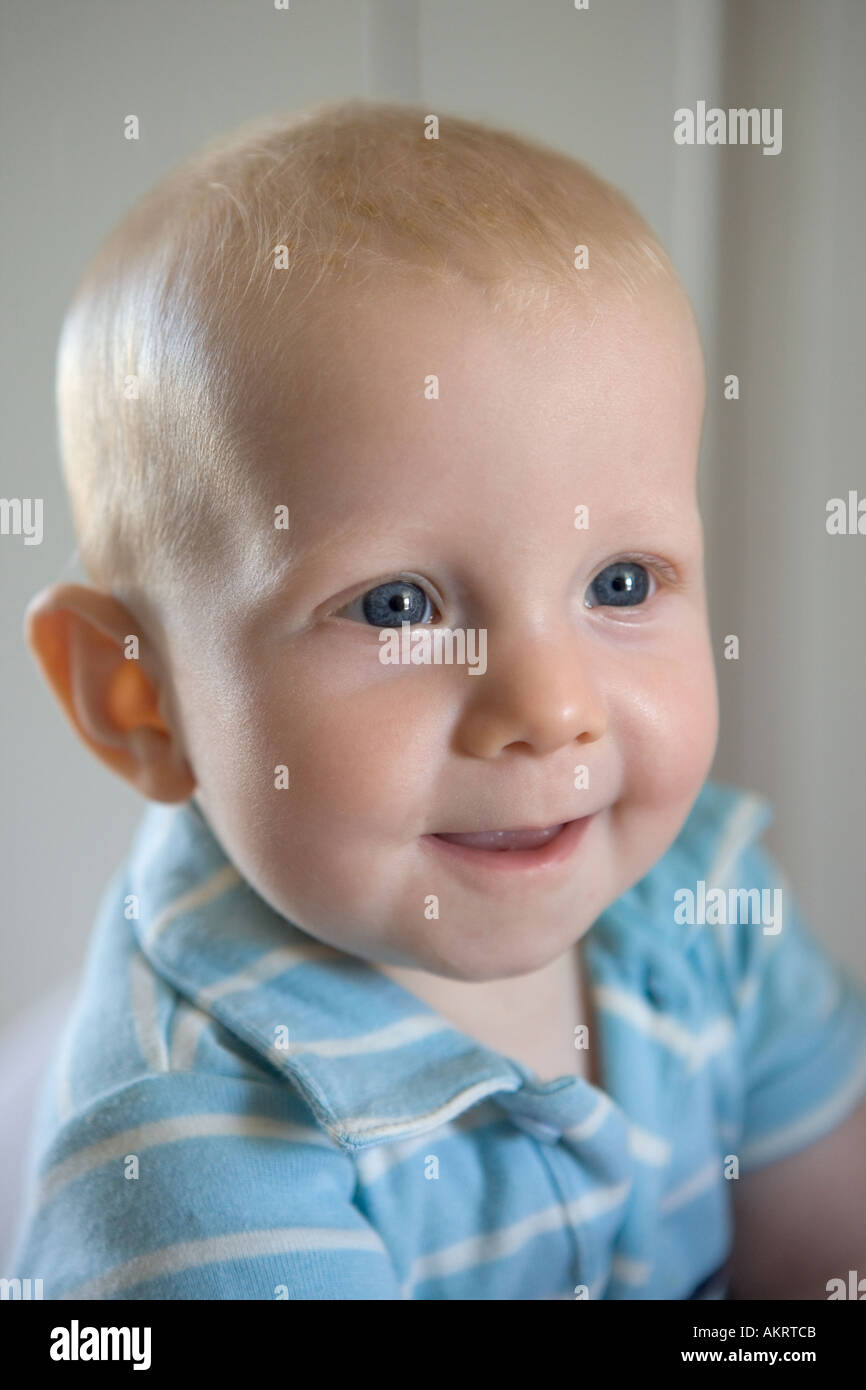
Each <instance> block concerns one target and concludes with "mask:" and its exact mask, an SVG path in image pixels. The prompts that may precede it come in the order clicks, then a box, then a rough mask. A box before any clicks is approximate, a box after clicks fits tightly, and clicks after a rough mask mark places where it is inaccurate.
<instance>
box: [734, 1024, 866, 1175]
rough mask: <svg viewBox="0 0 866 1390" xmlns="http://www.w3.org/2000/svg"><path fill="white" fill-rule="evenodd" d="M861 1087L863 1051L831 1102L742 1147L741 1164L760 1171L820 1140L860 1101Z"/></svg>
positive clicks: (865, 1074) (865, 1077)
mask: <svg viewBox="0 0 866 1390" xmlns="http://www.w3.org/2000/svg"><path fill="white" fill-rule="evenodd" d="M864 1083H866V1047H864V1048H863V1049H862V1051H861V1053H860V1056H859V1058H858V1060H857V1065H856V1067H855V1069H854V1072H853V1074H852V1075H851V1076H850V1077H849V1078H848V1080H847V1081H846V1083H845V1085H844V1086H842V1088H841V1089H840V1090H838V1091H837V1092H836V1094H835V1095H834V1096H832V1097H831V1098H830V1100H828V1101H825V1102H824V1104H823V1105H819V1106H818V1107H817V1109H815V1110H810V1111H809V1113H808V1115H802V1116H801V1117H800V1118H799V1119H798V1120H794V1121H793V1123H791V1124H788V1125H784V1126H783V1127H782V1128H781V1129H776V1130H773V1132H772V1133H771V1134H764V1135H762V1136H761V1138H760V1139H755V1140H753V1141H752V1143H751V1144H745V1145H744V1146H743V1147H742V1149H741V1150H740V1160H741V1163H742V1164H743V1165H744V1166H745V1165H747V1166H748V1167H750V1168H751V1167H754V1166H761V1167H763V1165H764V1164H765V1163H770V1162H772V1161H773V1159H775V1158H778V1157H780V1156H785V1155H786V1154H787V1153H788V1152H789V1151H790V1152H792V1153H793V1152H794V1151H796V1150H797V1149H802V1148H805V1147H806V1146H807V1145H808V1144H811V1143H814V1142H815V1141H816V1140H818V1139H821V1138H823V1137H824V1136H825V1135H826V1134H829V1133H830V1131H831V1130H833V1129H835V1128H836V1126H837V1125H838V1124H839V1123H840V1122H841V1121H842V1120H843V1119H845V1118H846V1117H847V1115H848V1112H849V1111H850V1109H851V1102H852V1101H855V1100H857V1099H859V1098H861V1097H862V1093H863V1087H864Z"/></svg>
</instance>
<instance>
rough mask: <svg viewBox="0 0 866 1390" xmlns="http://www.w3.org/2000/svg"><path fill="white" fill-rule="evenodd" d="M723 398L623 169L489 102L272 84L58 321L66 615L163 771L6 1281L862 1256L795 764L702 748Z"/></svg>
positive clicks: (556, 1288) (101, 689)
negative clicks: (783, 819) (716, 405)
mask: <svg viewBox="0 0 866 1390" xmlns="http://www.w3.org/2000/svg"><path fill="white" fill-rule="evenodd" d="M705 389H706V388H705V378H704V366H703V358H702V351H701V346H700V341H699V337H698V332H697V329H696V325H695V320H694V316H693V314H692V311H691V307H690V305H689V301H688V298H687V296H686V294H685V292H684V290H683V289H682V287H681V286H680V284H679V282H678V280H677V278H676V275H675V272H674V270H673V268H672V267H671V264H670V262H669V260H668V258H667V257H666V255H665V253H664V251H663V249H662V248H661V246H660V245H659V244H658V242H657V241H656V240H655V238H654V237H653V235H652V233H651V232H650V230H649V228H648V227H647V226H646V225H645V223H644V222H643V221H642V219H641V218H640V217H639V216H638V214H637V212H636V211H635V209H634V208H633V207H632V206H631V205H630V204H629V203H628V202H627V201H626V199H624V198H623V197H622V196H621V195H620V194H619V193H618V192H616V190H614V189H613V188H612V187H610V186H609V185H608V184H606V183H605V182H603V181H602V180H601V179H599V178H598V177H596V176H595V175H594V174H592V173H591V172H590V171H589V170H587V169H586V168H584V167H583V166H581V165H579V164H577V163H575V162H574V161H572V160H570V159H568V158H566V157H564V156H562V155H560V154H557V153H555V152H553V151H551V150H547V149H543V148H541V147H538V146H536V145H534V144H532V143H530V142H527V141H523V140H520V139H518V138H516V137H514V136H512V135H509V134H505V133H503V132H499V131H495V130H493V129H488V128H484V127H481V126H479V125H476V124H473V123H471V122H468V121H463V120H457V119H447V118H442V119H441V121H437V120H436V118H435V117H432V116H430V115H429V114H427V113H426V112H424V111H423V110H422V109H417V110H416V109H414V108H409V107H394V106H383V105H373V104H367V103H363V102H348V103H343V104H339V105H336V106H331V107H324V108H315V109H312V110H307V111H305V112H303V113H301V114H300V115H297V114H296V115H293V116H290V117H282V118H279V119H275V120H272V121H269V122H266V123H264V124H262V125H259V126H255V127H251V128H245V129H243V130H242V131H240V132H239V133H238V134H236V135H235V136H233V137H232V138H230V139H228V140H224V141H220V142H218V143H217V144H215V145H213V146H211V147H210V148H209V149H208V150H207V151H205V152H204V154H203V155H201V156H199V157H197V158H196V159H194V160H192V161H190V162H189V163H187V164H185V165H184V166H182V167H181V168H180V169H178V170H177V171H175V172H174V173H173V174H172V175H171V176H170V177H169V178H168V179H166V180H165V181H164V182H163V183H161V184H160V185H159V186H158V187H157V188H156V189H155V190H154V191H153V192H152V193H151V194H149V195H148V196H147V197H146V198H145V199H144V200H143V201H142V202H141V203H140V204H138V205H137V206H136V207H135V208H134V209H133V210H132V212H131V213H130V214H129V215H128V216H127V218H126V219H125V220H124V221H123V223H122V224H121V225H120V227H119V228H118V229H117V230H116V231H115V232H114V233H113V234H112V236H111V237H110V238H109V240H108V241H107V242H106V244H105V246H103V248H102V249H101V251H100V252H99V254H98V255H97V257H96V259H95V260H94V261H93V263H92V265H91V266H90V267H89V269H88V271H87V274H86V276H85V278H84V280H83V282H82V284H81V286H80V287H79V290H78V292H77V294H76V296H75V299H74V301H73V303H72V305H71V307H70V310H69V314H68V316H67V319H66V322H65V324H64V329H63V334H62V338H61V344H60V352H59V359H58V403H59V413H60V439H61V446H62V457H63V466H64V473H65V477H66V481H67V485H68V488H69V493H70V498H71V504H72V509H73V515H74V520H75V525H76V531H77V535H78V539H79V546H80V552H81V556H82V560H83V563H84V565H85V568H86V570H87V575H88V577H89V578H90V580H91V581H92V585H91V586H86V585H78V584H63V585H56V586H54V587H52V588H51V589H49V590H46V591H45V592H44V593H42V594H40V595H39V596H38V597H37V598H36V599H34V601H33V602H32V604H31V605H30V608H29V610H28V618H27V635H28V639H29V641H30V643H31V646H32V648H33V650H34V652H35V654H36V656H37V659H38V661H39V664H40V667H41V669H42V671H43V673H44V675H45V677H46V679H47V680H48V682H49V683H50V685H51V687H52V689H53V690H54V692H55V694H56V695H57V697H58V699H59V701H60V702H61V704H62V707H63V709H64V711H65V713H66V715H67V716H68V718H69V719H70V721H71V722H72V724H73V726H74V728H75V729H76V731H77V733H78V734H79V735H80V737H81V738H82V739H83V740H84V741H85V743H86V744H87V746H88V747H89V748H90V749H91V750H92V751H93V752H94V753H95V754H96V755H97V756H98V757H99V758H101V759H102V760H103V761H104V762H105V763H106V764H107V765H108V766H109V767H110V768H112V769H113V770H114V771H115V772H117V773H119V774H120V775H121V776H122V777H124V778H126V779H127V781H128V782H129V783H131V785H132V786H134V787H135V788H137V790H138V791H139V792H140V793H141V794H142V796H143V797H145V798H146V799H147V800H148V801H149V802H151V803H153V804H151V805H150V806H149V807H148V808H147V810H146V813H145V816H144V819H143V822H142V825H141V827H140V830H139V832H138V835H137V838H136V842H135V845H134V847H133V849H132V852H131V854H130V856H129V858H128V860H127V862H126V863H125V864H124V865H123V866H122V867H121V868H120V869H119V870H118V871H117V872H116V874H115V876H114V878H113V880H112V882H111V884H110V886H109V888H108V890H107V892H106V895H105V898H104V901H103V905H102V908H101V911H100V916H99V920H98V922H97V926H96V930H95V932H94V936H93V938H92V942H91V946H90V950H89V955H88V960H87V965H86V969H85V972H84V977H83V981H82V985H81V990H80V995H79V999H78V1003H77V1007H76V1010H75V1011H74V1014H73V1017H72V1019H71V1021H70V1023H69V1025H68V1027H67V1030H66V1033H65V1035H64V1039H63V1045H62V1047H61V1048H60V1049H59V1050H58V1054H57V1057H56V1059H55V1065H54V1067H53V1070H52V1074H51V1077H50V1078H49V1081H48V1083H47V1084H46V1088H45V1092H44V1095H43V1098H42V1104H41V1110H40V1116H39V1124H38V1130H37V1133H36V1135H35V1137H34V1140H33V1158H32V1182H31V1187H30V1192H29V1197H28V1210H27V1211H26V1213H24V1214H23V1216H22V1222H21V1230H20V1233H19V1244H18V1249H17V1253H16V1262H15V1269H14V1271H13V1272H14V1273H15V1274H17V1275H18V1276H20V1277H42V1278H43V1279H44V1288H45V1296H46V1297H49V1298H101V1299H166V1298H169V1299H207V1298H224V1299H272V1298H288V1299H368V1298H375V1299H397V1298H403V1299H527V1298H528V1299H535V1298H539V1299H545V1298H578V1299H582V1298H588V1299H601V1298H603V1299H688V1298H708V1297H709V1298H722V1297H726V1296H730V1297H735V1298H745V1299H749V1298H762V1297H781V1298H826V1297H827V1296H828V1292H830V1291H831V1289H832V1287H834V1286H832V1285H831V1283H830V1281H832V1280H834V1279H836V1278H842V1279H846V1280H847V1276H848V1271H849V1269H860V1270H862V1271H863V1272H864V1273H866V1204H864V1202H863V1195H864V1192H863V1179H862V1173H863V1169H864V1160H866V1104H864V1099H863V1098H864V1095H866V1003H864V1000H863V998H862V997H861V994H860V993H859V992H858V991H857V990H856V989H855V988H854V986H853V984H852V983H851V982H850V981H849V980H848V979H847V978H846V977H845V976H844V974H843V973H842V972H841V971H840V970H839V968H838V967H837V966H836V965H835V964H834V963H833V961H832V960H831V959H830V958H829V956H827V955H826V954H825V953H824V952H823V951H822V950H821V948H820V947H819V946H818V944H817V943H816V941H815V939H814V938H813V937H812V936H811V935H810V934H809V931H808V929H807V927H806V926H805V924H804V923H803V922H802V920H801V919H800V916H799V913H798V910H797V907H796V903H795V902H794V900H793V899H792V897H791V894H790V891H789V889H788V888H787V887H784V886H783V883H782V878H781V874H780V871H779V869H777V868H776V866H775V865H774V864H773V862H772V860H771V859H770V858H769V857H768V855H767V854H766V853H765V852H764V851H763V850H762V849H761V848H760V847H759V846H758V844H757V841H758V838H759V836H760V833H761V831H762V830H763V828H764V826H765V825H766V823H767V821H768V819H769V818H770V814H771V813H770V811H769V808H768V807H767V805H766V804H765V803H764V802H763V801H761V800H760V799H759V798H757V797H755V796H752V795H750V794H747V793H744V792H739V791H736V790H735V789H732V788H728V787H724V786H721V785H719V784H717V783H714V782H712V781H710V780H708V777H709V772H710V767H711V764H712V762H713V758H714V753H715V748H716V741H717V733H718V727H717V723H718V720H717V701H716V688H715V677H714V667H713V653H712V649H711V641H710V635H709V629H708V621H707V611H706V601H705V590H704V579H703V537H702V525H701V519H700V515H699V512H698V506H697V493H696V473H697V460H698V452H699V444H700V435H701V428H702V419H703V410H704V402H705ZM437 633H438V637H439V639H441V640H439V641H438V642H437V643H434V642H433V641H432V640H430V641H427V640H426V639H427V638H432V636H433V635H434V634H437ZM421 634H426V637H425V638H424V639H423V640H421V641H417V640H415V639H417V638H419V636H420V635H421ZM398 638H399V641H398V640H396V639H398ZM482 639H483V640H482ZM482 650H483V652H484V661H483V662H479V661H478V660H474V661H473V660H470V659H469V658H468V656H467V653H475V654H476V656H477V654H478V653H479V652H480V651H482ZM719 889H721V890H722V891H721V893H719V892H715V893H714V894H713V897H714V901H716V908H715V911H714V912H712V913H711V912H710V911H707V912H705V913H703V914H701V915H699V916H698V917H697V918H695V914H694V913H692V918H695V920H686V921H684V920H683V916H684V914H683V912H682V910H681V908H680V907H678V904H681V902H682V900H683V897H684V893H685V895H686V896H688V893H687V891H686V890H690V891H691V893H693V894H698V895H700V893H704V895H705V897H704V899H703V900H706V898H707V896H708V895H710V893H711V890H719ZM753 890H757V893H755V892H754V891H753ZM780 891H781V903H782V905H783V907H784V912H783V913H782V914H781V915H780V914H779V913H778V912H775V913H774V914H773V920H772V922H770V921H766V920H762V919H761V916H760V914H759V913H757V912H756V911H755V910H754V909H755V904H756V903H759V902H762V901H764V900H773V901H776V900H778V899H779V897H780ZM762 894H763V897H762V896H761V895H762ZM717 900H721V901H723V902H728V901H730V902H734V903H736V904H738V905H739V906H742V905H743V904H748V905H750V907H751V908H752V910H751V911H745V912H743V911H739V910H737V911H735V912H732V913H726V912H724V911H721V912H720V911H719V908H718V901H717Z"/></svg>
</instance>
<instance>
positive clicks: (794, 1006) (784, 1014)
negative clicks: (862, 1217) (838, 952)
mask: <svg viewBox="0 0 866 1390" xmlns="http://www.w3.org/2000/svg"><path fill="white" fill-rule="evenodd" d="M728 884H729V886H728V897H729V898H730V888H731V887H733V888H734V889H736V890H738V892H739V894H740V896H739V898H738V900H737V901H738V902H739V903H742V907H740V908H739V909H738V911H737V914H736V916H737V918H738V921H737V925H736V926H730V925H729V926H728V927H727V928H726V929H725V928H719V927H716V931H717V932H723V933H724V932H725V931H726V932H727V933H728V934H729V939H728V970H729V972H730V982H731V985H732V986H733V991H732V992H733V994H734V999H735V1004H736V1017H737V1033H738V1041H739V1047H740V1055H741V1064H742V1071H743V1077H744V1087H745V1090H744V1106H743V1131H742V1135H741V1140H740V1146H739V1152H740V1159H741V1164H742V1168H743V1170H744V1171H748V1170H750V1169H754V1168H761V1167H763V1166H764V1165H766V1164H768V1163H772V1162H775V1161H777V1160H779V1159H782V1158H785V1157H787V1156H788V1155H789V1154H792V1153H795V1152H796V1151H797V1150H799V1149H803V1148H806V1147H808V1146H809V1145H810V1144H813V1143H815V1142H816V1141H817V1140H819V1139H821V1138H822V1137H823V1136H824V1135H826V1134H829V1133H830V1132H831V1131H832V1130H834V1129H836V1128H837V1127H838V1126H839V1125H840V1124H842V1123H843V1122H844V1121H845V1120H846V1119H847V1117H848V1116H849V1115H850V1114H851V1113H852V1112H853V1111H854V1110H855V1109H856V1107H857V1104H858V1102H859V1101H861V1100H862V1099H863V1097H864V1096H866V991H864V990H863V989H862V987H860V986H859V985H858V984H857V983H856V982H855V981H854V980H853V979H852V978H851V976H850V975H849V973H848V972H847V971H846V969H845V968H844V967H843V966H842V965H841V964H840V963H839V962H837V961H836V960H835V959H834V958H833V956H832V955H831V954H830V953H829V951H828V950H827V949H826V948H824V947H823V946H822V945H821V944H820V943H819V942H818V940H817V938H816V936H815V935H814V933H813V932H812V931H811V929H810V928H809V927H808V926H807V924H806V922H805V921H804V919H803V916H802V913H801V910H800V907H799V904H798V902H797V899H796V896H795V894H794V891H793V888H792V887H791V884H790V881H789V880H788V878H787V876H786V875H785V874H784V872H783V871H782V869H781V868H780V866H779V865H778V864H777V863H776V862H775V860H774V858H773V857H772V856H771V855H770V854H769V852H768V851H767V850H765V849H764V848H763V847H762V846H761V845H760V844H751V845H749V846H748V847H747V848H746V849H744V850H743V851H742V853H741V854H740V855H739V856H738V858H737V860H736V864H735V866H734V869H733V871H732V874H731V876H730V878H729V880H728ZM754 890H758V892H759V893H760V905H759V899H758V896H757V894H756V893H755V891H754ZM744 892H746V893H750V906H749V907H746V902H747V899H746V898H745V897H744V896H743V893H744ZM733 917H734V914H733V913H729V915H728V921H729V922H731V921H732V920H733ZM756 917H757V918H758V920H756Z"/></svg>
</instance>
